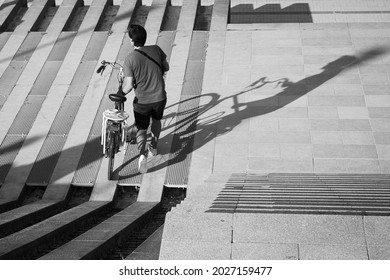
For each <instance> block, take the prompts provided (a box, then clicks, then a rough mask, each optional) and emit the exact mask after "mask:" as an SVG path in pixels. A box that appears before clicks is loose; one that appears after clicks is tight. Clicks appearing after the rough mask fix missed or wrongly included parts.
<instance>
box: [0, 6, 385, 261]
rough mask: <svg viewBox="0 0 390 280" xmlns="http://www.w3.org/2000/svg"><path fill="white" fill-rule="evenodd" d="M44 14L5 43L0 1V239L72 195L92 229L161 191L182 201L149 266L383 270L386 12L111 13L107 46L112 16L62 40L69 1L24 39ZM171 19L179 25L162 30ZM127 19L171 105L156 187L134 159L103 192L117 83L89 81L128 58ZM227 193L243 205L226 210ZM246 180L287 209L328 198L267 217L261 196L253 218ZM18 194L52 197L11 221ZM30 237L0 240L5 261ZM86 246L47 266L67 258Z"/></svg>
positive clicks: (131, 9) (152, 171) (153, 173)
mask: <svg viewBox="0 0 390 280" xmlns="http://www.w3.org/2000/svg"><path fill="white" fill-rule="evenodd" d="M16 2H17V1H16ZM21 2H22V1H21ZM47 2H48V1H46V0H33V1H31V2H29V3H28V9H27V11H25V14H24V16H23V20H22V21H20V22H19V25H18V26H16V27H14V28H12V31H7V30H10V29H9V28H11V27H9V26H11V25H12V24H11V25H9V22H8V21H9V19H8V17H7V16H8V15H9V13H10V12H11V9H10V7H12V5H14V4H11V3H12V1H7V0H5V1H3V0H0V3H2V5H1V6H0V20H1V22H0V24H3V26H5V24H7V27H8V29H4V28H3V29H2V31H1V33H0V90H1V92H0V143H1V146H0V151H1V156H0V157H1V158H0V184H1V187H0V204H1V205H2V206H4V208H1V206H0V209H3V210H2V211H3V213H1V214H0V226H1V224H6V223H8V222H9V221H10V220H12V219H14V217H19V218H20V217H22V216H24V215H27V213H35V212H36V211H45V209H48V208H49V207H55V206H56V205H58V203H63V201H65V200H66V197H67V196H68V195H69V190H70V188H71V186H82V187H88V188H91V189H92V191H91V197H90V199H89V201H88V203H89V204H88V207H87V206H85V209H86V208H88V209H92V210H85V209H84V208H83V209H84V210H83V211H85V213H87V212H88V211H97V210H98V209H101V208H102V207H106V205H107V204H108V203H109V202H111V201H112V200H113V199H114V198H115V192H116V189H117V186H138V187H139V188H140V189H139V194H138V198H137V203H138V204H137V205H141V206H140V207H141V208H139V209H147V210H145V211H149V209H150V208H152V207H154V206H155V205H156V204H158V203H159V202H160V200H161V196H162V193H163V188H164V186H165V187H172V188H186V190H187V193H186V199H185V200H184V201H182V202H181V204H179V205H177V207H175V208H173V209H172V211H171V212H169V213H168V214H167V216H166V220H165V224H164V228H163V230H162V231H161V234H160V236H161V241H159V242H156V243H157V244H158V245H156V246H160V247H159V259H235V260H237V259H270V260H296V259H301V260H308V259H312V260H313V259H314V260H322V259H348V260H367V259H385V260H387V259H390V237H389V234H388V232H389V231H390V216H389V213H390V212H389V210H390V208H389V206H388V205H387V203H389V197H390V193H389V185H388V184H387V183H388V182H389V183H390V122H389V118H390V2H389V1H386V0H338V1H321V0H306V1H298V2H299V3H297V2H295V1H292V0H289V1H284V0H283V1H276V0H275V1H273V0H267V1H266V0H259V1H254V0H253V1H249V0H248V1H244V0H242V1H239V0H237V1H234V0H231V1H224V0H214V1H213V0H209V1H200V2H199V3H200V4H201V6H202V7H206V8H204V9H205V10H206V13H204V16H209V21H207V22H203V23H199V22H198V21H197V19H198V17H197V12H196V11H197V9H198V13H199V10H200V8H197V6H198V3H197V1H195V0H194V1H192V0H191V1H173V0H172V1H170V4H169V5H168V6H167V3H169V1H164V0H158V1H135V0H134V1H133V0H123V1H119V0H118V1H114V6H116V7H117V10H116V17H115V20H114V22H113V24H112V26H111V27H110V30H109V31H106V30H99V28H103V27H102V20H99V15H100V14H101V13H102V12H104V11H107V8H106V6H105V5H106V1H103V0H94V1H90V3H88V5H87V4H86V6H88V7H89V9H88V11H86V12H85V16H84V18H83V21H82V22H81V23H77V22H74V21H73V22H71V23H69V21H67V20H66V19H67V18H68V17H69V15H70V14H72V9H73V8H74V7H75V5H76V6H77V3H78V2H79V1H76V0H63V1H60V3H58V2H57V1H56V5H57V6H58V10H56V12H55V15H54V16H53V19H52V20H51V22H50V24H49V25H48V26H47V28H46V29H45V31H39V29H36V30H32V29H33V28H37V27H36V24H35V21H36V19H37V17H39V15H40V13H41V11H42V9H43V10H45V9H47V7H46V6H45V5H47ZM86 2H87V1H84V3H86ZM53 3H54V2H53ZM52 6H53V5H52ZM111 6H112V5H111ZM175 6H178V7H181V8H180V11H177V9H176V8H175ZM45 7H46V8H45ZM145 7H149V8H145ZM207 7H209V8H207ZM143 9H144V10H146V11H147V13H146V14H147V15H146V16H143V14H142V13H141V14H140V13H139V11H144V10H143ZM80 10H82V9H80ZM136 11H138V14H137V16H136ZM169 11H171V12H172V13H171V14H169V15H170V16H171V17H168V18H169V19H175V18H177V23H176V25H175V26H174V28H172V27H170V26H169V27H166V29H162V28H161V26H167V24H166V22H167V21H168V20H167V16H166V15H165V16H164V13H165V14H167V13H168V12H169ZM176 11H177V13H175V12H176ZM80 12H81V11H80ZM207 12H210V14H207ZM175 16H176V17H175ZM130 18H132V19H133V22H137V21H139V22H142V24H143V25H144V26H145V28H146V30H147V31H148V42H147V44H155V43H157V44H159V45H160V46H161V47H162V49H163V50H164V51H165V52H166V53H167V54H168V59H169V63H170V66H171V69H170V71H169V72H168V74H167V76H166V84H167V92H168V104H167V109H166V115H165V118H164V120H163V132H162V135H161V139H160V143H159V155H157V156H156V157H149V159H148V173H147V174H145V175H141V174H139V173H138V171H137V162H138V159H137V153H136V150H135V147H134V145H128V146H126V148H125V149H126V150H125V151H124V152H123V153H122V152H121V153H119V154H118V156H117V157H116V168H118V174H117V177H116V178H115V180H113V181H108V180H107V174H106V173H107V172H106V170H107V160H105V159H103V158H102V155H101V146H100V132H101V130H100V129H101V113H102V112H103V110H105V109H107V108H110V106H112V104H110V102H109V101H107V95H108V93H112V92H114V91H115V90H116V78H115V75H112V76H111V73H110V71H106V72H105V73H104V74H103V75H102V76H100V75H97V74H96V73H95V71H96V69H97V68H98V67H99V62H100V61H101V60H103V59H105V60H108V61H114V60H117V61H119V62H120V61H123V59H124V57H125V55H126V54H127V53H128V52H129V50H130V45H129V41H128V38H127V37H126V36H127V35H126V33H125V30H126V28H127V26H128V24H129V19H130ZM103 22H104V20H103ZM164 22H165V24H166V25H164ZM189 23H195V25H194V24H189ZM73 25H74V26H77V25H78V26H77V30H76V31H74V30H73V29H72V26H73ZM193 26H195V27H197V28H195V29H194V28H193ZM75 28H76V27H75ZM33 31H34V32H33ZM65 50H66V51H65ZM126 108H127V109H128V110H131V109H130V108H131V101H129V102H128V104H126ZM130 123H131V122H130ZM275 174H276V175H275ZM312 175H313V176H314V175H315V176H316V177H310V176H312ZM251 176H253V177H251ZM278 176H279V177H278ZM308 176H309V177H308ZM276 177H277V179H272V178H276ZM237 178H239V179H237ZM286 178H287V179H286ZM297 178H298V179H297ZM308 178H309V179H308ZM237 180H239V181H240V180H241V181H240V183H239V184H241V185H240V186H236V185H234V186H235V187H237V188H239V190H240V192H239V193H233V194H231V196H229V195H227V196H226V195H225V194H226V192H227V191H230V190H231V188H230V189H229V186H231V184H233V183H232V182H237ZM251 180H252V181H251ZM272 180H274V181H272ZM293 180H296V181H294V182H297V183H296V185H294V186H290V185H291V181H293ZM305 180H306V181H305ZM253 181H255V182H258V183H257V185H256V187H258V189H257V190H256V191H259V192H263V191H265V190H267V191H268V190H270V191H272V188H273V187H272V186H274V185H273V184H282V185H281V186H282V187H281V188H282V191H281V194H280V195H282V196H283V195H286V194H285V193H284V194H283V192H289V196H285V199H287V200H289V201H290V202H289V203H291V206H294V203H297V204H298V199H297V197H296V195H297V194H294V192H295V191H296V192H297V193H298V192H300V191H302V190H303V192H305V195H306V196H302V197H300V198H299V199H304V200H305V201H306V200H310V199H312V198H313V197H315V199H318V200H316V201H317V202H316V203H322V202H323V201H324V198H323V197H321V194H322V195H325V194H324V193H321V192H322V189H324V190H325V191H326V192H328V190H329V192H330V198H329V197H327V198H326V199H328V200H326V199H325V200H326V201H328V202H326V203H329V204H324V206H323V207H322V208H321V209H320V208H319V207H318V204H316V203H314V204H311V203H306V204H305V203H304V202H302V200H299V203H300V204H298V206H297V207H301V208H300V209H298V208H294V209H295V210H296V211H292V208H289V207H286V208H283V209H281V210H279V211H277V210H278V207H279V205H278V203H279V200H278V199H276V196H277V195H276V196H275V197H273V196H271V197H270V195H269V193H268V194H266V196H267V199H266V200H267V201H268V202H267V203H268V206H264V204H263V202H264V201H263V200H262V199H261V198H260V197H263V193H262V194H259V196H258V197H257V196H256V195H258V194H255V195H254V197H255V196H256V198H254V197H252V198H253V199H252V200H251V201H250V202H249V203H248V204H245V202H243V201H244V200H245V198H246V197H247V193H246V189H245V188H246V186H247V185H250V182H253ZM270 181H272V182H274V183H270ZM309 181H310V182H309ZM275 182H276V183H275ZM281 182H282V183H281ZM286 182H287V183H286ZM302 182H305V184H304V183H302ZM307 182H309V183H307ZM307 184H312V185H310V187H311V189H310V190H309V189H308V188H309V187H308V185H307ZM287 185H288V186H289V187H290V189H288V190H287V189H286V186H287ZM330 185H332V186H330ZM26 186H45V188H46V189H45V192H44V194H43V197H42V200H41V202H40V203H38V204H37V203H35V204H34V205H33V206H32V205H30V206H29V205H24V206H22V207H21V206H20V205H18V203H19V202H20V199H21V197H22V195H23V190H24V188H25V187H26ZM316 186H320V187H321V188H322V189H320V190H319V191H313V189H314V188H315V187H316ZM340 186H341V187H345V189H342V190H340V189H338V187H340ZM294 187H295V189H294ZM290 191H291V194H290ZM248 192H249V193H250V194H251V191H248ZM250 194H249V196H250ZM224 195H225V196H224ZM326 195H327V194H326ZM343 195H346V196H347V198H346V199H345V200H342V199H341V198H340V197H342V196H343ZM357 196H358V198H357V199H356V197H357ZM221 197H222V198H223V197H225V198H224V199H226V200H223V201H222V202H221ZM226 197H228V198H226ZM257 198H258V199H257ZM364 198H366V200H364ZM348 199H350V200H348ZM370 199H372V202H370V201H369V200H370ZM363 200H364V202H363ZM18 201H19V202H18ZM366 201H368V202H366ZM240 203H241V204H240ZM365 203H366V204H365ZM375 203H377V204H375ZM374 204H375V209H374V206H373V205H374ZM232 205H233V206H232ZM216 206H218V207H220V208H218V209H217V208H216ZM133 207H134V208H135V207H136V205H135V206H134V205H133ZM316 207H317V208H316ZM348 207H349V208H348ZM370 207H371V208H370ZM303 208H304V209H303ZM347 208H348V209H349V210H350V211H348V210H346V209H347ZM18 209H19V210H18ZM135 209H138V208H135ZM216 209H217V210H216ZM302 209H303V210H302ZM12 211H13V212H12ZM135 211H136V212H137V211H140V210H135ZM142 211H144V210H142ZM132 213H133V212H128V214H126V215H133V214H132ZM137 213H138V212H137ZM74 215H76V214H74ZM77 215H81V214H77ZM83 215H84V214H83ZM123 215H125V214H123ZM137 215H138V214H137ZM134 216H135V214H134ZM52 218H53V217H52ZM54 218H55V216H54ZM31 230H33V229H31ZM105 230H106V229H105ZM23 231H25V232H23ZM42 231H43V230H42ZM42 231H41V232H42ZM96 231H97V230H96ZM28 232H29V229H28V228H26V229H24V230H22V231H21V232H20V233H18V232H15V233H13V234H12V235H10V236H7V237H4V238H2V239H0V254H4V255H5V254H7V253H8V252H13V250H16V249H17V248H19V246H20V244H19V243H18V242H16V241H15V242H14V239H15V240H16V239H17V237H18V236H19V235H20V236H26V235H27V233H28ZM18 234H19V235H18ZM29 236H30V235H29ZM29 238H30V237H29ZM99 240H100V239H99ZM79 241H80V242H81V239H80V240H79ZM12 242H14V243H12ZM29 242H30V241H29ZM31 242H32V240H31ZM99 242H100V241H99ZM96 243H97V241H96ZM4 244H7V246H10V247H12V246H14V247H12V249H8V247H7V246H6V245H4ZM10 244H11V245H10ZM26 244H27V241H26ZM28 244H30V243H28ZM31 244H32V243H31ZM79 244H84V243H78V244H76V243H72V244H69V245H68V247H67V248H65V251H61V252H58V253H57V252H54V251H53V252H52V254H51V255H50V256H49V255H48V256H46V258H47V259H50V258H73V257H74V254H75V253H74V252H75V251H76V248H77V247H80V245H79ZM89 244H91V243H89ZM2 245H4V247H3V248H5V249H4V250H3V249H2ZM6 247H7V248H6ZM65 247H66V245H65ZM64 252H65V253H64ZM140 255H142V252H140ZM80 256H81V255H80ZM147 257H148V252H145V253H144V258H147Z"/></svg>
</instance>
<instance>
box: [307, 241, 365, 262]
mask: <svg viewBox="0 0 390 280" xmlns="http://www.w3.org/2000/svg"><path fill="white" fill-rule="evenodd" d="M299 259H300V260H368V254H367V247H366V246H356V245H307V244H303V245H299Z"/></svg>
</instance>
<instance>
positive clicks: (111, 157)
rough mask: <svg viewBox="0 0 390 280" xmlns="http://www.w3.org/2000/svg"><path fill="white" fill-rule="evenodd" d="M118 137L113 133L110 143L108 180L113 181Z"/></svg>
mask: <svg viewBox="0 0 390 280" xmlns="http://www.w3.org/2000/svg"><path fill="white" fill-rule="evenodd" d="M115 142H116V137H115V134H114V133H112V134H111V135H110V141H109V143H108V169H107V171H108V172H107V178H108V180H111V179H112V177H113V176H112V173H113V172H114V159H115V149H116V143H115Z"/></svg>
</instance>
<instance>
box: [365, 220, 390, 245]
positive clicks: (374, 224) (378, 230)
mask: <svg viewBox="0 0 390 280" xmlns="http://www.w3.org/2000/svg"><path fill="white" fill-rule="evenodd" d="M364 227H365V234H366V239H367V245H368V246H372V245H375V246H389V245H390V238H389V235H388V232H389V229H390V219H389V217H378V216H377V217H375V216H367V217H364Z"/></svg>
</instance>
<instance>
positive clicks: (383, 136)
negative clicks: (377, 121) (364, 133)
mask: <svg viewBox="0 0 390 280" xmlns="http://www.w3.org/2000/svg"><path fill="white" fill-rule="evenodd" d="M374 138H375V143H376V144H381V145H388V144H390V132H374Z"/></svg>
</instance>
